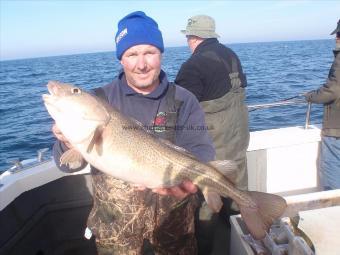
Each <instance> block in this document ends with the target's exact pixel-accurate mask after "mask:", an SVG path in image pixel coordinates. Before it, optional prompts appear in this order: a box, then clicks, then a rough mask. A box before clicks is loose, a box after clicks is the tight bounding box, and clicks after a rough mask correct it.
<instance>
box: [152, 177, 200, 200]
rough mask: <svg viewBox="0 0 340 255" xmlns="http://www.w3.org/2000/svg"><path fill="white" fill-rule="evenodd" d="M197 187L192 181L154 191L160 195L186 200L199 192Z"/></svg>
mask: <svg viewBox="0 0 340 255" xmlns="http://www.w3.org/2000/svg"><path fill="white" fill-rule="evenodd" d="M197 190H198V189H197V187H196V185H194V184H193V183H192V182H191V181H183V182H182V183H181V184H180V185H178V186H174V187H170V188H157V189H153V190H152V191H153V192H155V193H158V194H160V195H170V196H174V197H176V198H178V199H184V198H185V197H186V196H188V195H190V194H194V193H196V192H197Z"/></svg>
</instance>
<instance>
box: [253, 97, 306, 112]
mask: <svg viewBox="0 0 340 255" xmlns="http://www.w3.org/2000/svg"><path fill="white" fill-rule="evenodd" d="M302 95H303V94H299V95H297V96H293V97H289V98H286V99H283V100H280V101H277V102H272V103H267V104H255V105H248V111H249V112H252V111H255V110H258V109H265V108H272V107H276V106H283V105H297V104H305V103H307V102H306V100H304V99H298V97H301V96H302Z"/></svg>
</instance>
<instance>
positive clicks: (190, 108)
mask: <svg viewBox="0 0 340 255" xmlns="http://www.w3.org/2000/svg"><path fill="white" fill-rule="evenodd" d="M177 96H178V98H179V99H180V100H181V101H183V105H182V106H181V108H180V111H179V115H178V119H177V127H176V140H175V143H176V145H178V146H180V147H183V148H185V149H186V150H188V151H190V152H191V153H192V154H194V155H195V156H196V157H197V158H198V159H199V160H201V161H203V162H209V161H212V160H214V159H215V148H214V145H213V143H212V140H211V138H210V136H209V133H208V130H207V126H206V124H205V120H204V112H203V110H202V108H201V106H200V104H199V103H198V101H197V99H196V98H195V96H194V95H193V94H192V93H191V92H189V91H187V90H185V89H183V88H179V87H178V86H177V88H176V97H177Z"/></svg>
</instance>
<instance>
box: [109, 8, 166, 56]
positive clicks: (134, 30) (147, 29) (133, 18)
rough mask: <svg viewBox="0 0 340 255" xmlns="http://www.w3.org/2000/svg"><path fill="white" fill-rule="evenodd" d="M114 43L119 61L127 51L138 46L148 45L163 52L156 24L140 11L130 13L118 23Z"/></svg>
mask: <svg viewBox="0 0 340 255" xmlns="http://www.w3.org/2000/svg"><path fill="white" fill-rule="evenodd" d="M115 41H116V55H117V58H118V59H119V60H120V59H121V58H122V55H123V53H124V52H125V51H126V50H127V49H129V48H130V47H132V46H135V45H139V44H150V45H153V46H155V47H157V48H158V49H159V50H160V51H161V52H164V45H163V38H162V33H161V31H160V30H159V29H158V24H157V23H156V21H154V20H153V19H152V18H150V17H148V16H146V14H145V13H144V12H142V11H136V12H132V13H130V14H128V15H127V16H125V17H124V18H122V19H121V20H120V21H119V23H118V31H117V33H116V39H115Z"/></svg>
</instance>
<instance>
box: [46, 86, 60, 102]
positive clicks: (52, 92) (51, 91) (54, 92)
mask: <svg viewBox="0 0 340 255" xmlns="http://www.w3.org/2000/svg"><path fill="white" fill-rule="evenodd" d="M46 86H47V90H48V92H49V94H43V95H42V98H43V100H44V102H45V103H51V101H52V100H53V98H54V96H56V95H57V94H58V88H59V87H60V86H59V82H57V81H49V82H48V83H47V85H46Z"/></svg>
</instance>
